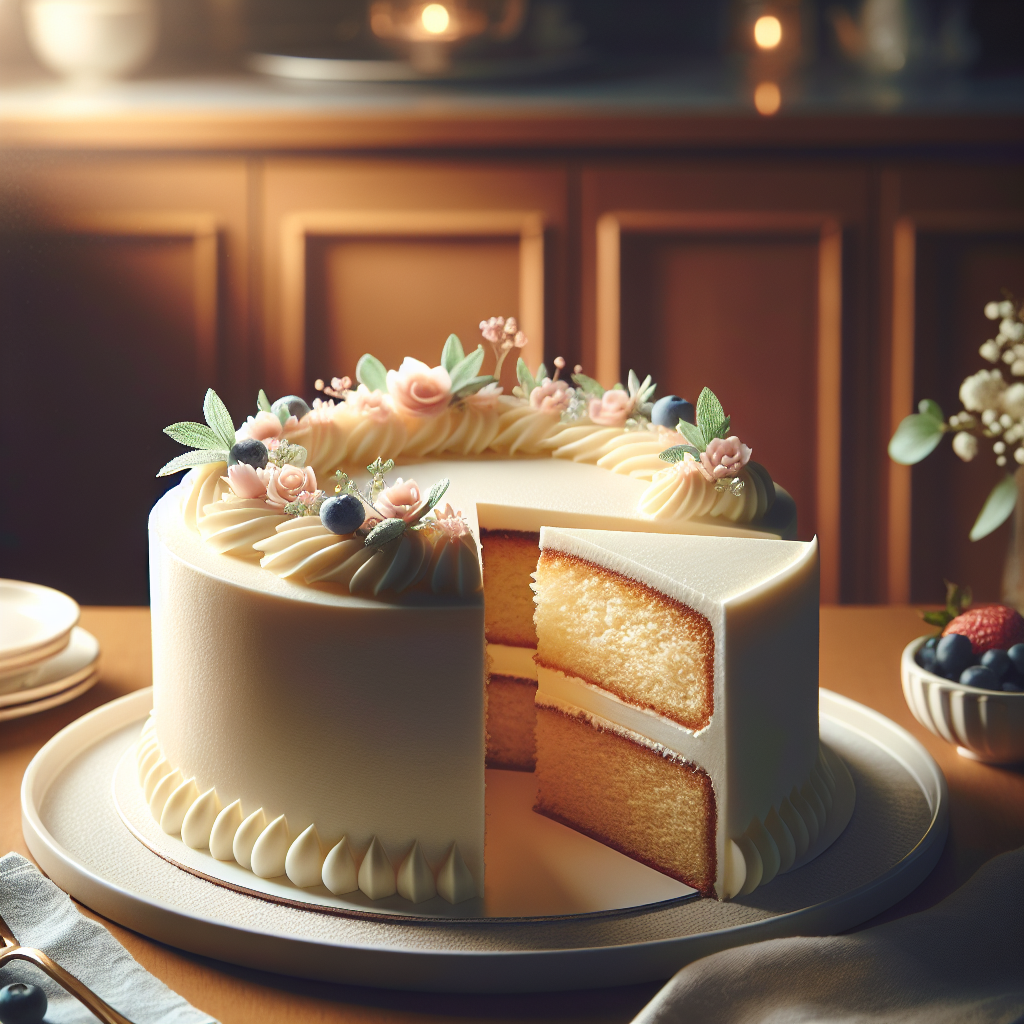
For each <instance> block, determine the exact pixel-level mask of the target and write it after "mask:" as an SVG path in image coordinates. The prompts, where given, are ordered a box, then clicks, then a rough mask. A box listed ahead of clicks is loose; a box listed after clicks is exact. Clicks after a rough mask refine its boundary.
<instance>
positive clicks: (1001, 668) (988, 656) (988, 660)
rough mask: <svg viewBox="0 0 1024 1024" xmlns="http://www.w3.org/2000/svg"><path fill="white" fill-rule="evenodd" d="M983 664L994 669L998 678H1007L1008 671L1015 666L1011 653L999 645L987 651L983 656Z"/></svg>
mask: <svg viewBox="0 0 1024 1024" xmlns="http://www.w3.org/2000/svg"><path fill="white" fill-rule="evenodd" d="M981 664H982V665H984V666H985V668H990V669H992V672H993V674H994V675H995V677H996V679H1005V678H1006V675H1007V673H1009V671H1010V669H1011V668H1012V667H1013V666H1012V662H1011V661H1010V657H1009V655H1008V654H1007V653H1006V651H1001V650H1000V649H999V648H998V647H993V648H992V650H990V651H986V652H985V653H984V654H983V655H982V656H981Z"/></svg>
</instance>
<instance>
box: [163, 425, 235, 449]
mask: <svg viewBox="0 0 1024 1024" xmlns="http://www.w3.org/2000/svg"><path fill="white" fill-rule="evenodd" d="M164 433H165V434H166V435H167V436H168V437H173V438H174V440H175V441H177V442H178V444H186V445H188V446H189V448H201V449H203V450H204V451H205V450H208V449H211V448H213V449H217V450H219V449H221V448H223V447H224V442H223V441H221V439H220V438H219V437H218V436H217V435H216V434H215V433H214V432H213V431H212V430H211V429H210V428H209V427H207V426H205V425H204V424H202V423H172V424H171V425H170V426H169V427H164ZM231 443H232V444H234V443H235V442H234V441H232V442H231Z"/></svg>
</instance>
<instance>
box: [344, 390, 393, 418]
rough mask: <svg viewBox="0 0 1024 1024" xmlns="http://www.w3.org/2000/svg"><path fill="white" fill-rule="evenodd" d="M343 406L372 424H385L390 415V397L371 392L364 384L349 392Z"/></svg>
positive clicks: (381, 393) (379, 392)
mask: <svg viewBox="0 0 1024 1024" xmlns="http://www.w3.org/2000/svg"><path fill="white" fill-rule="evenodd" d="M345 404H346V406H347V407H348V408H349V409H350V410H351V411H352V412H354V413H355V414H356V415H357V416H365V417H366V418H367V419H368V420H370V421H372V422H373V423H386V422H387V419H388V417H389V416H390V415H391V399H390V397H389V396H388V395H386V394H385V393H384V392H383V391H371V390H370V389H369V388H368V387H367V386H366V385H365V384H360V385H359V387H358V388H357V389H356V390H355V391H350V392H349V395H348V398H346V399H345Z"/></svg>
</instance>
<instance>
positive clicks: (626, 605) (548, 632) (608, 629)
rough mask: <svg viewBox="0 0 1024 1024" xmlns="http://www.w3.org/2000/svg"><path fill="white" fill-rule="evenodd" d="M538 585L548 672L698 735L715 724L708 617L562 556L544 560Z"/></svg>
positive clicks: (549, 553) (542, 657)
mask: <svg viewBox="0 0 1024 1024" xmlns="http://www.w3.org/2000/svg"><path fill="white" fill-rule="evenodd" d="M536 580H537V586H536V590H537V599H536V605H537V610H536V614H535V619H536V624H537V634H538V637H539V642H538V647H537V658H538V661H539V662H540V663H541V664H542V665H546V666H548V667H550V668H556V669H559V670H561V671H563V672H566V673H568V674H572V675H575V676H578V677H580V678H582V679H585V680H586V681H587V682H589V683H592V684H594V685H596V686H600V687H602V688H603V689H605V690H607V691H609V692H610V693H613V694H615V696H617V697H618V698H620V699H621V700H623V701H625V702H626V703H628V704H633V705H635V706H637V707H641V708H645V709H648V710H651V711H654V712H656V713H657V714H659V715H664V716H665V717H666V718H669V719H671V720H672V721H674V722H678V723H679V724H680V725H682V726H685V727H686V728H688V729H692V730H694V731H695V732H696V731H698V730H700V729H703V728H704V727H705V726H706V725H707V724H708V723H709V722H710V721H711V716H712V714H713V712H714V662H715V639H714V633H713V631H712V628H711V623H710V622H709V621H708V619H707V618H706V617H705V616H704V615H702V614H700V613H699V612H697V611H694V609H693V608H690V607H688V606H687V605H685V604H683V603H682V602H680V601H677V600H674V599H673V598H671V597H668V596H667V595H665V594H663V593H661V592H659V591H657V590H655V589H654V588H652V587H650V586H647V585H646V584H644V583H640V582H638V581H637V580H635V579H630V578H629V577H627V576H624V575H621V574H620V573H617V572H613V571H612V570H610V569H606V568H603V567H602V566H599V565H596V564H594V563H593V562H590V561H587V560H586V559H583V558H579V557H577V556H575V555H570V554H567V553H565V552H561V551H554V550H546V551H544V552H543V553H542V554H541V557H540V561H539V562H538V565H537V573H536Z"/></svg>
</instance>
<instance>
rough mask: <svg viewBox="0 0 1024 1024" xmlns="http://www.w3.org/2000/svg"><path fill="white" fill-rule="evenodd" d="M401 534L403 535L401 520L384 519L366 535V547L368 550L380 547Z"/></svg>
mask: <svg viewBox="0 0 1024 1024" xmlns="http://www.w3.org/2000/svg"><path fill="white" fill-rule="evenodd" d="M403 533H405V523H404V522H403V521H402V520H401V519H385V520H384V521H383V522H380V523H378V524H377V525H376V526H375V527H374V528H373V529H372V530H371V531H370V532H369V533H368V534H367V535H366V546H367V547H368V548H375V547H380V546H381V545H382V544H387V543H389V542H390V541H393V540H397V539H398V538H399V537H401V536H402V534H403Z"/></svg>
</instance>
